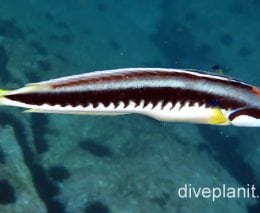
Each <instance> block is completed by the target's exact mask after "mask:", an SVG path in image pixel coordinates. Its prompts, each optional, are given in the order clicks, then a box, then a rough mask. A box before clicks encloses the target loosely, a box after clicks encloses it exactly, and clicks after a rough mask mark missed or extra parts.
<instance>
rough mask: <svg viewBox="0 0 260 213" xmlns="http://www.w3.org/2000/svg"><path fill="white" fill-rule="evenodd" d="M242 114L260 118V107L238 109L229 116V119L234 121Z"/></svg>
mask: <svg viewBox="0 0 260 213" xmlns="http://www.w3.org/2000/svg"><path fill="white" fill-rule="evenodd" d="M240 115H248V116H251V117H254V118H257V119H260V109H257V108H245V109H241V110H237V111H235V112H234V113H232V114H231V115H230V116H229V119H230V120H231V121H232V120H234V119H235V118H236V117H238V116H240Z"/></svg>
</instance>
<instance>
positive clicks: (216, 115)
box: [210, 108, 230, 125]
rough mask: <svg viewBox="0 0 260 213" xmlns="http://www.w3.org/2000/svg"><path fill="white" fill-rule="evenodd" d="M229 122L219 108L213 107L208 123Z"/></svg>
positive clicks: (222, 123)
mask: <svg viewBox="0 0 260 213" xmlns="http://www.w3.org/2000/svg"><path fill="white" fill-rule="evenodd" d="M229 123H230V121H229V120H228V119H227V118H226V117H225V115H224V114H223V113H222V111H221V109H220V108H214V109H213V115H212V117H211V118H210V124H215V125H225V124H229Z"/></svg>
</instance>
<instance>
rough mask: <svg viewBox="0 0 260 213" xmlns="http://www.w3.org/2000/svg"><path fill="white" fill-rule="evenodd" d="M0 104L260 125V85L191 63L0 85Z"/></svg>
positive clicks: (45, 110)
mask: <svg viewBox="0 0 260 213" xmlns="http://www.w3.org/2000/svg"><path fill="white" fill-rule="evenodd" d="M0 105H6V106H15V107H22V108H26V109H27V110H26V111H25V112H39V113H63V114H79V115H102V116H103V115H123V114H132V113H134V114H141V115H145V116H149V117H152V118H154V119H157V120H159V121H163V122H188V123H195V124H211V125H234V126H245V127H250V126H251V127H259V126H260V88H259V87H257V86H253V85H250V84H248V83H245V82H242V81H239V80H236V79H234V78H231V77H228V76H223V75H218V74H213V73H208V72H205V71H200V70H192V69H173V68H122V69H114V70H103V71H94V72H88V73H84V74H78V75H72V76H67V77H60V78H56V79H51V80H47V81H41V82H38V83H30V84H26V85H25V86H24V87H21V88H18V89H14V90H3V89H1V90H0Z"/></svg>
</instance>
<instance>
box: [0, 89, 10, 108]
mask: <svg viewBox="0 0 260 213" xmlns="http://www.w3.org/2000/svg"><path fill="white" fill-rule="evenodd" d="M7 94H9V90H4V89H0V105H5V104H4V103H3V102H4V99H6V98H5V96H6V95H7Z"/></svg>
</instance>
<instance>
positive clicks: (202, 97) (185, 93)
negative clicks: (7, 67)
mask: <svg viewBox="0 0 260 213" xmlns="http://www.w3.org/2000/svg"><path fill="white" fill-rule="evenodd" d="M6 97H7V98H8V99H10V100H14V101H19V102H23V103H26V104H31V105H43V104H49V105H51V106H54V105H61V106H67V105H70V106H74V107H75V106H79V105H81V106H88V105H89V104H93V106H94V107H97V106H98V104H99V103H103V104H104V105H105V106H108V105H109V104H110V103H111V102H112V103H114V104H115V106H118V105H119V104H120V102H123V103H124V104H125V106H127V105H128V104H129V101H134V102H135V103H136V105H139V104H140V103H141V101H142V100H144V101H145V102H144V104H145V106H146V105H147V104H148V103H149V102H151V103H152V104H153V105H154V106H155V105H156V104H157V103H158V102H159V101H163V106H165V105H166V104H167V103H169V102H171V103H172V104H173V105H175V104H176V103H177V102H180V103H181V105H184V104H185V103H186V102H187V101H189V102H190V105H193V104H194V103H199V104H200V105H203V104H206V105H207V106H212V105H217V106H219V107H221V108H224V109H235V108H241V107H244V106H246V103H244V102H240V101H238V100H236V98H235V97H234V99H231V98H229V99H228V98H225V97H222V96H217V95H213V94H210V93H202V92H197V91H193V90H183V89H178V88H168V87H165V88H162V87H158V88H149V87H147V88H136V89H135V88H133V89H122V90H103V91H70V92H48V93H47V92H43V93H40V92H38V93H27V94H25V93H24V94H15V95H8V96H6ZM163 106H162V107H163Z"/></svg>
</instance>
